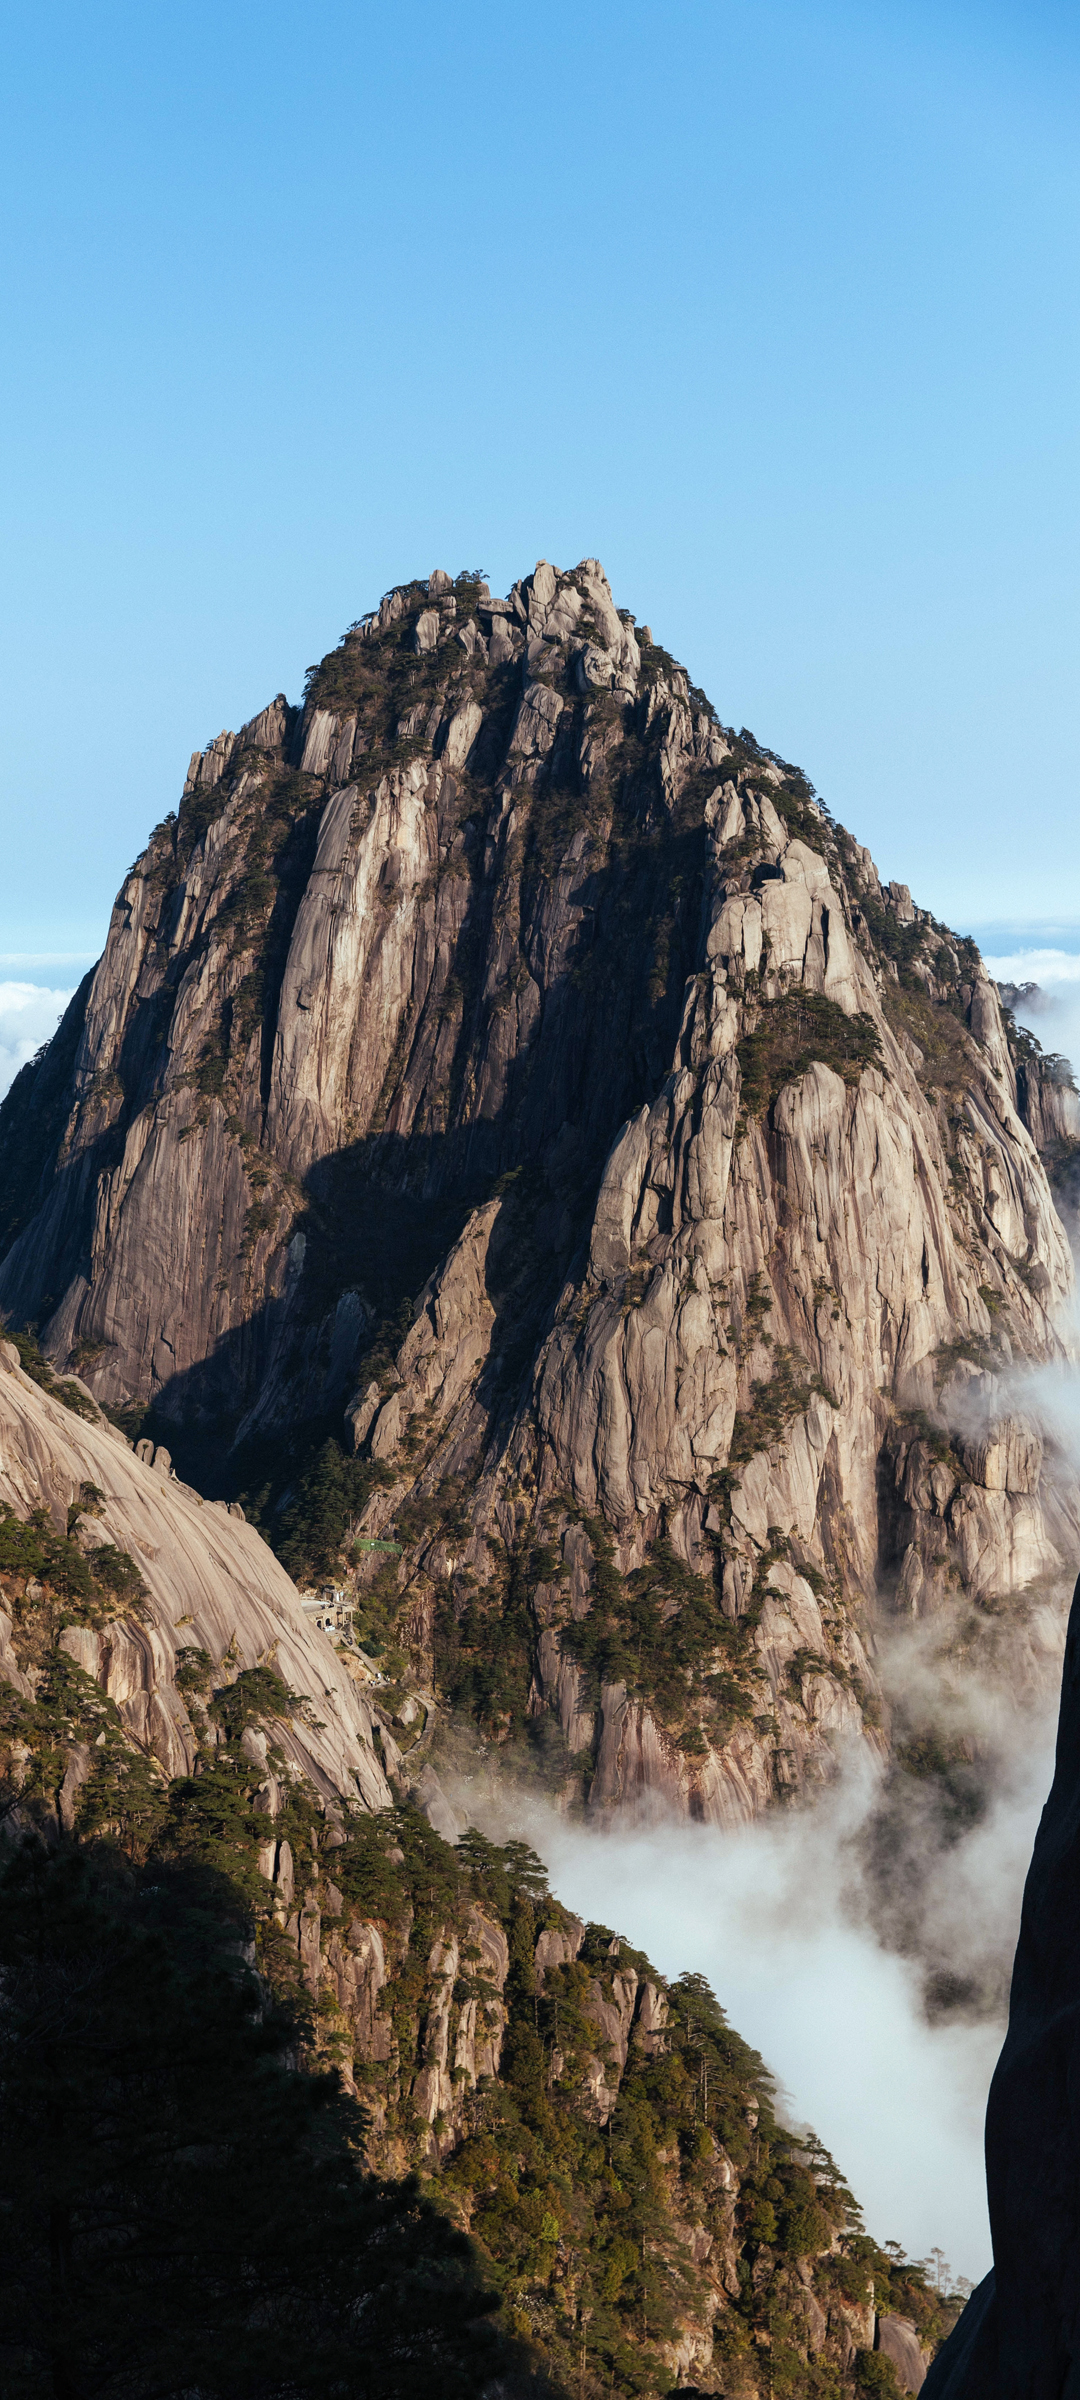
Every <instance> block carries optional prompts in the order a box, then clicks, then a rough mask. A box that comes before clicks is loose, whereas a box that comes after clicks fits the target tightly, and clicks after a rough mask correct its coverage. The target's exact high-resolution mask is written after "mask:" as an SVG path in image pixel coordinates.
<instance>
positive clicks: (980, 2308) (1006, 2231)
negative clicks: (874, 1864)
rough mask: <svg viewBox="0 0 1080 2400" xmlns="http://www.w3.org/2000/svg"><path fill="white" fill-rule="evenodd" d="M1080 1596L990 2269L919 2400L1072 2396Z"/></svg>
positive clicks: (1068, 1652) (1004, 2081)
mask: <svg viewBox="0 0 1080 2400" xmlns="http://www.w3.org/2000/svg"><path fill="white" fill-rule="evenodd" d="M1078 1923H1080V1585H1078V1586H1077V1591H1076V1594H1075V1595H1074V1598H1073V1606H1072V1616H1071V1618H1070V1623H1069V1634H1068V1640H1067V1643H1066V1649H1065V1664H1064V1670H1063V1675H1062V1688H1061V1714H1060V1718H1059V1723H1058V1741H1057V1759H1056V1765H1055V1772H1054V1781H1053V1785H1052V1788H1051V1792H1050V1797H1049V1799H1048V1801H1047V1803H1046V1807H1045V1809H1044V1810H1043V1815H1042V1820H1041V1823H1040V1826H1039V1830H1038V1833H1037V1835H1036V1837H1035V1848H1034V1853H1033V1856H1032V1861H1031V1867H1030V1871H1029V1874H1028V1879H1027V1884H1026V1887H1025V1891H1024V1906H1023V1914H1022V1918H1021V1925H1020V1939H1019V1942H1018V1944H1017V1951H1016V1961H1015V1966H1014V1969H1013V1979H1012V1994H1011V2000H1010V2007H1009V2028H1008V2033H1007V2035H1006V2039H1005V2046H1004V2049H1003V2050H1002V2053H1001V2057H1000V2059H999V2061H998V2065H997V2069H996V2072H995V2075H994V2080H993V2083H992V2085H991V2087H990V2099H989V2102H988V2106H987V2112H986V2172H987V2194H988V2198H989V2203H990V2230H991V2235H992V2237H993V2246H994V2266H993V2269H992V2271H991V2273H990V2274H989V2275H988V2276H987V2277H986V2279H985V2281H984V2282H983V2283H981V2284H980V2285H979V2288H978V2291H977V2292H976V2293H975V2294H974V2295H973V2297H972V2299H971V2300H970V2301H969V2302H968V2305H967V2308H966V2309H965V2311H964V2314H963V2316H962V2317H961V2319H960V2322H959V2324H958V2325H957V2327H956V2330H955V2332H954V2333H953V2334H952V2335H951V2337H950V2339H949V2341H948V2342H947V2343H946V2345H945V2347H944V2349H943V2350H942V2351H941V2353H940V2354H939V2356H938V2358H937V2359H936V2360H935V2363H934V2365H933V2367H932V2368H931V2370H930V2373H929V2375H928V2376H927V2379H926V2383H925V2385H924V2387H923V2389H924V2393H925V2395H926V2400H1021V2396H1023V2400H1044V2396H1045V2400H1051V2395H1053V2396H1054V2400H1071V2396H1072V2394H1073V2393H1074V2392H1076V2391H1077V2390H1080V2210H1078V2205H1077V2174H1076V2162H1077V2157H1078V2155H1080V2122H1078V2113H1077V2091H1078V2088H1080V1937H1078V1933H1077V1926H1078Z"/></svg>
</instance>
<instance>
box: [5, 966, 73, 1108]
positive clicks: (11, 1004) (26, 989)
mask: <svg viewBox="0 0 1080 2400" xmlns="http://www.w3.org/2000/svg"><path fill="white" fill-rule="evenodd" d="M70 998H71V993H70V991H66V992H58V991H53V990H51V989H49V988H47V987H46V986H45V985H43V984H40V983H15V982H5V981H2V980H0V1096H2V1095H3V1093H4V1092H6V1091H7V1088H8V1085H9V1084H10V1083H11V1082H12V1080H13V1078H14V1077H15V1076H16V1075H17V1074H18V1072H19V1068H20V1067H21V1066H25V1063H26V1061H27V1059H28V1058H33V1056H34V1052H35V1051H36V1050H40V1048H41V1045H42V1043H43V1042H47V1041H48V1039H49V1036H50V1034H53V1033H55V1031H56V1028H57V1026H58V1024H59V1022H60V1019H61V1017H62V1016H63V1013H64V1010H65V1008H66V1007H67V1004H68V1001H69V1000H70Z"/></svg>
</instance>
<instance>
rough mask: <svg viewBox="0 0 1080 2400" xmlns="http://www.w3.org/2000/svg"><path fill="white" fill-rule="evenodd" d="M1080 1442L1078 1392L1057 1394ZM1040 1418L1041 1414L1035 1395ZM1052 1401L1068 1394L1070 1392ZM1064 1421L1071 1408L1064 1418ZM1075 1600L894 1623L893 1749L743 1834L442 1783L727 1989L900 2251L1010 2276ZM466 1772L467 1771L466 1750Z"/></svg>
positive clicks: (881, 1648) (1060, 1594)
mask: <svg viewBox="0 0 1080 2400" xmlns="http://www.w3.org/2000/svg"><path fill="white" fill-rule="evenodd" d="M1053 1382H1054V1384H1055V1385H1056V1387H1057V1389H1058V1418H1057V1421H1058V1425H1059V1428H1060V1429H1061V1430H1062V1431H1064V1415H1065V1409H1066V1395H1068V1405H1069V1406H1070V1407H1071V1406H1075V1408H1076V1411H1077V1427H1078V1432H1080V1390H1078V1389H1077V1388H1076V1386H1075V1379H1074V1378H1070V1379H1068V1380H1066V1378H1065V1377H1058V1378H1055V1379H1053ZM1024 1396H1025V1400H1026V1403H1027V1406H1028V1408H1029V1411H1030V1410H1033V1409H1034V1408H1035V1406H1036V1404H1037V1402H1038V1401H1039V1400H1040V1398H1041V1390H1036V1388H1035V1386H1034V1385H1033V1383H1032V1382H1031V1380H1030V1379H1029V1381H1028V1383H1027V1385H1026V1387H1025V1395H1024ZM1050 1396H1052V1395H1050ZM1048 1413H1049V1412H1048ZM1069 1584H1071V1577H1070V1578H1069V1583H1066V1581H1065V1580H1064V1579H1063V1580H1062V1582H1061V1584H1060V1586H1059V1587H1058V1588H1057V1589H1056V1590H1055V1591H1054V1592H1052V1593H1047V1592H1042V1593H1039V1594H1034V1593H1033V1594H1028V1595H1020V1596H1018V1597H1017V1599H1016V1601H1015V1602H1013V1603H1010V1604H1008V1605H1007V1606H1006V1607H1005V1609H1004V1610H1003V1611H1002V1612H1001V1613H1000V1614H993V1615H991V1616H990V1617H989V1618H986V1617H984V1616H982V1615H980V1614H977V1613H976V1612H972V1611H971V1610H970V1609H968V1608H966V1607H964V1606H962V1605H961V1604H960V1603H959V1602H958V1603H957V1604H956V1605H955V1607H950V1608H947V1609H943V1610H939V1611H937V1612H936V1613H935V1614H934V1615H933V1616H932V1617H928V1618H926V1619H924V1620H922V1621H920V1622H916V1623H912V1622H911V1620H910V1619H908V1620H905V1621H899V1620H893V1621H892V1623H891V1624H889V1623H886V1624H885V1625H884V1626H879V1631H878V1655H877V1667H878V1671H879V1673H880V1675H881V1678H882V1682H883V1685H884V1688H885V1693H886V1698H887V1701H888V1704H889V1708H890V1713H891V1718H892V1726H893V1739H894V1744H895V1748H894V1753H893V1756H892V1758H891V1759H890V1760H889V1761H888V1762H885V1761H883V1760H882V1759H881V1758H880V1757H877V1756H875V1755H874V1754H873V1753H872V1752H871V1751H870V1750H869V1748H868V1747H867V1746H865V1745H858V1746H857V1747H854V1748H853V1749H852V1750H850V1751H849V1752H847V1753H846V1754H845V1755H844V1756H843V1757H842V1758H841V1759H840V1760H839V1762H838V1773H837V1777H836V1780H835V1782H834V1783H833V1784H832V1785H831V1786H829V1787H828V1788H827V1789H825V1790H823V1791H821V1792H819V1793H818V1795H817V1796H816V1797H813V1798H811V1799H809V1800H807V1801H806V1802H804V1803H803V1804H802V1805H794V1806H792V1805H789V1806H787V1807H784V1808H783V1809H778V1810H777V1811H776V1812H775V1813H773V1814H772V1815H770V1816H769V1817H767V1818H765V1819H764V1820H761V1821H759V1822H757V1823H756V1824H753V1825H750V1826H746V1827H743V1828H741V1829H738V1830H735V1831H723V1830H720V1829H719V1828H716V1827H711V1826H703V1825H699V1824H693V1823H689V1822H687V1820H686V1819H684V1818H678V1819H676V1818H674V1817H672V1816H669V1815H668V1816H662V1817H658V1816H655V1815H654V1816H653V1817H652V1818H651V1819H649V1820H645V1819H642V1818H640V1817H639V1818H638V1819H637V1820H635V1819H634V1818H633V1817H632V1816H627V1815H626V1814H620V1815H618V1816H615V1817H605V1818H603V1819H600V1820H599V1821H598V1820H596V1819H590V1818H589V1817H588V1816H587V1815H586V1814H584V1813H582V1812H580V1811H578V1812H568V1811H567V1810H565V1809H564V1808H561V1807H560V1806H559V1805H558V1803H557V1802H556V1801H555V1800H553V1799H552V1798H551V1797H550V1796H547V1795H545V1794H544V1793H543V1792H540V1791H538V1790H537V1788H536V1786H535V1784H533V1783H531V1782H530V1781H529V1779H528V1778H526V1777H525V1776H524V1775H523V1776H522V1777H521V1778H520V1779H518V1780H517V1781H514V1780H513V1779H511V1781H510V1783H509V1785H508V1784H507V1781H506V1778H505V1761H504V1760H500V1762H499V1768H498V1773H497V1774H496V1772H495V1762H494V1759H491V1760H490V1762H485V1760H484V1759H482V1758H479V1757H477V1758H474V1759H473V1761H472V1762H471V1764H470V1768H469V1771H464V1772H463V1771H462V1765H463V1762H461V1763H460V1764H459V1771H458V1773H457V1776H456V1778H454V1777H451V1776H449V1775H448V1774H447V1772H446V1770H445V1768H440V1773H441V1775H442V1780H443V1782H444V1785H445V1786H446V1789H447V1791H448V1794H449V1797H450V1798H451V1801H452V1803H453V1805H454V1806H455V1808H456V1809H457V1811H458V1813H459V1815H461V1816H462V1817H468V1819H469V1820H470V1821H471V1822H473V1823H474V1824H477V1825H479V1826H480V1827H481V1828H482V1830H483V1831H485V1832H486V1833H488V1834H489V1835H491V1836H492V1837H493V1838H498V1839H503V1840H505V1839H506V1838H508V1836H509V1835H510V1834H511V1833H512V1834H514V1835H516V1836H517V1837H519V1838H523V1839H526V1840H528V1841H530V1842H531V1843H532V1844H533V1846H534V1848H535V1849H536V1850H537V1851H538V1852H539V1854H540V1856H541V1857H542V1858H543V1860H544V1862H545V1864H546V1865H547V1867H548V1870H549V1873H550V1877H551V1884H552V1888H553V1890H554V1891H555V1892H556V1893H557V1894H558V1896H559V1898H560V1899H561V1900H563V1901H564V1902H565V1903H566V1904H567V1905H568V1906H569V1907H571V1908H573V1909H575V1910H576V1911H577V1912H578V1913H579V1914H581V1915H582V1916H586V1917H589V1918H592V1919H595V1920H597V1921H599V1922H600V1923H602V1924H604V1925H608V1926H610V1927H611V1928H612V1930H613V1931H615V1932H619V1933H622V1934H623V1935H624V1937H625V1938H626V1939H627V1941H629V1942H631V1943H633V1944H634V1945H635V1946H636V1947H638V1948H641V1949H644V1950H646V1951H647V1953H648V1955H649V1956H650V1958H651V1959H652V1960H653V1962H654V1964H655V1965H656V1966H657V1967H658V1968H659V1969H660V1971H661V1972H662V1973H664V1974H667V1975H672V1976H673V1975H676V1974H678V1973H679V1972H681V1971H682V1970H683V1969H686V1968H690V1969H694V1970H696V1971H698V1972H700V1973H702V1974H704V1975H706V1976H707V1978H708V1980H709V1982H710V1983H711V1984H712V1986H713V1989H714V1991H715V1992H716V1995H717V1997H718V1999H719V2000H720V2001H721V2003H722V2005H723V2007H724V2008H725V2009H726V2011H727V2013H728V2016H729V2018H730V2021H731V2023H732V2024H733V2025H734V2026H735V2027H736V2028H737V2029H738V2031H739V2032H740V2033H741V2034H742V2035H743V2036H744V2037H745V2039H746V2040H748V2041H750V2042H752V2043H753V2044H754V2046H755V2048H756V2049H758V2050H759V2051H760V2052H761V2054H762V2056H763V2057H764V2059H765V2061H766V2064H767V2065H768V2066H769V2068H770V2069H771V2071H772V2072H773V2074H774V2075H775V2076H776V2077H777V2080H778V2083H779V2086H780V2097H781V2102H782V2105H783V2106H784V2108H785V2110H786V2112H787V2113H788V2115H789V2116H790V2119H791V2121H792V2123H793V2124H796V2125H800V2126H801V2125H807V2124H809V2125H812V2126H813V2128H814V2130H815V2131H816V2132H817V2133H818V2135H819V2136H820V2137H821V2139H822V2140H823V2141H824V2142H825V2144H826V2146H827V2147H828V2148H829V2150H831V2151H832V2153H833V2155H834V2156H835V2158H836V2160H837V2163H838V2165H839V2166H840V2167H841V2169H842V2171H843V2173H844V2174H845V2175H846V2177H847V2178H848V2180H849V2182H850V2184H851V2187H852V2190H853V2191H854V2193H855V2195H856V2198H857V2199H858V2200H859V2202H860V2204H861V2206H862V2208H863V2211H864V2215H865V2219H866V2225H867V2229H868V2231H870V2232H872V2233H873V2234H874V2235H875V2237H876V2238H877V2239H878V2240H881V2241H884V2240H896V2241H899V2242H900V2243H901V2244H902V2245H903V2247H904V2249H905V2250H906V2251H907V2252H908V2253H909V2255H912V2256H915V2257H925V2256H927V2255H928V2254H929V2252H930V2251H931V2250H932V2249H934V2248H939V2249H941V2250H943V2251H944V2252H945V2254H946V2257H947V2259H948V2260H949V2262H950V2264H951V2266H952V2268H953V2269H954V2270H955V2271H956V2273H958V2274H961V2275H966V2276H969V2277H970V2278H972V2280H977V2279H978V2278H979V2277H980V2276H981V2275H982V2274H983V2273H984V2272H985V2270H986V2268H987V2266H988V2265H989V2263H990V2237H989V2227H988V2222H987V2214H986V2198H985V2182H984V2169H983V2147H982V2128H983V2116H984V2112H985V2106H986V2094H987V2089H988V2086H989V2081H990V2076H991V2074H992V2072H993V2067H994V2062H995V2060H996V2057H997V2054H998V2051H999V2049H1000V2046H1001V2041H1002V2037H1003V2034H1004V2028H1005V2019H1006V2014H1007V2008H1008V1988H1009V1976H1010V1971H1011V1965H1012V1955H1013V1950H1014V1947H1015V1942H1016V1934H1017V1929H1018V1926H1019V1918H1020V1903H1021V1897H1022V1893H1023V1885H1024V1878H1025V1876H1026V1873H1027V1868H1028V1863H1029V1860H1030V1856H1031V1847H1032V1842H1033V1840H1034V1835H1035V1829H1036V1826H1037V1824H1038V1820H1039V1814H1040V1811H1041V1809H1042V1805H1043V1802H1044V1800H1045V1798H1046V1795H1047V1792H1048V1790H1049V1787H1050V1782H1051V1779H1052V1774H1053V1747H1054V1732H1055V1725H1056V1717H1057V1700H1058V1686H1059V1681H1060V1666H1061V1655H1062V1650H1063V1646H1064V1636H1065V1623H1066V1615H1067V1606H1068V1598H1069ZM459 1760H460V1754H459Z"/></svg>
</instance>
